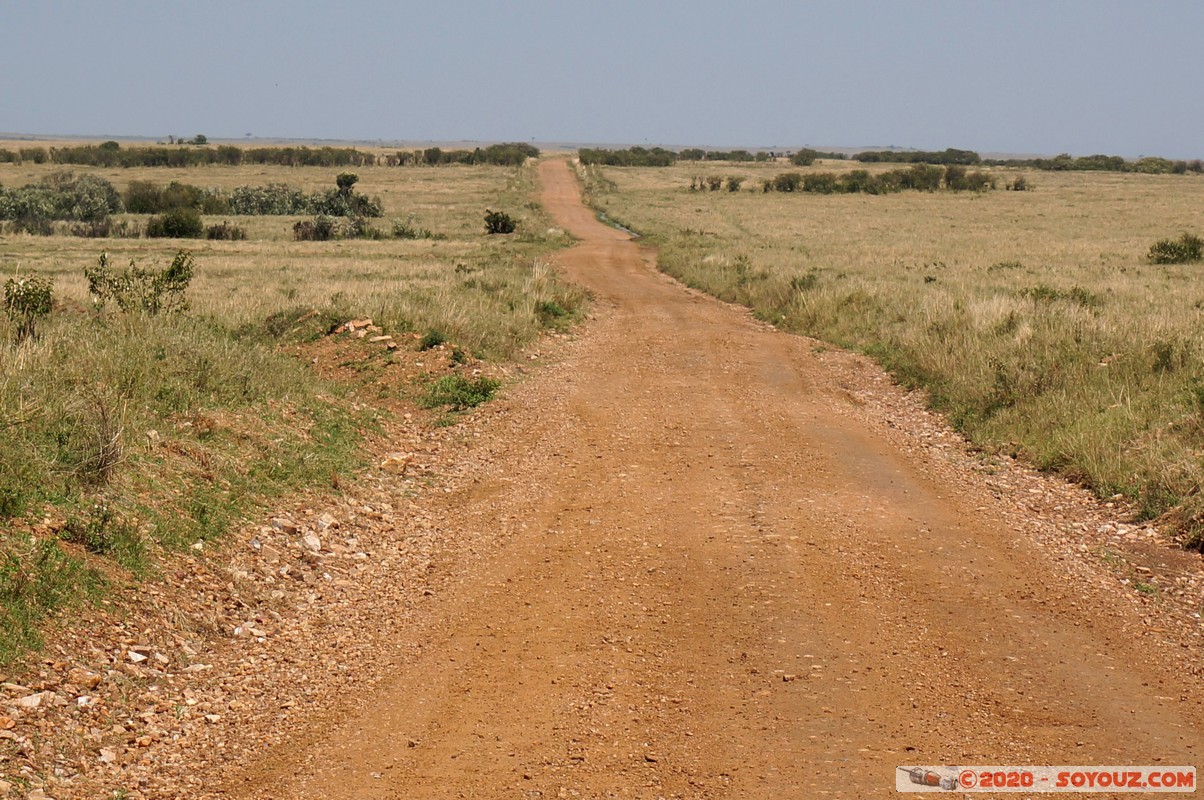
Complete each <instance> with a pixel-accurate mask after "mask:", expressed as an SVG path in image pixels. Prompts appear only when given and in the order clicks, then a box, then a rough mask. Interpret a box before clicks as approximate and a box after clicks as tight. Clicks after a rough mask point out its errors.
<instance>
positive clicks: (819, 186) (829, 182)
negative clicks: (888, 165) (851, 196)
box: [802, 172, 868, 194]
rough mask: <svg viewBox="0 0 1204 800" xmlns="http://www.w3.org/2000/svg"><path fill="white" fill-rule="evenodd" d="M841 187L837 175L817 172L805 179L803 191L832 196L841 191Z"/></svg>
mask: <svg viewBox="0 0 1204 800" xmlns="http://www.w3.org/2000/svg"><path fill="white" fill-rule="evenodd" d="M867 174H868V173H867ZM839 186H840V184H839V181H838V180H837V178H836V174H835V173H832V172H815V173H812V174H810V175H808V176H807V177H805V178H803V186H802V190H803V191H804V192H815V193H816V194H832V193H833V192H835V191H838V190H839Z"/></svg>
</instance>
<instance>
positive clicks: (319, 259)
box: [0, 164, 568, 357]
mask: <svg viewBox="0 0 1204 800" xmlns="http://www.w3.org/2000/svg"><path fill="white" fill-rule="evenodd" d="M61 169H62V168H61V167H57V166H54V165H32V164H20V165H14V164H0V184H3V185H5V186H20V185H23V184H25V183H30V182H33V181H36V180H38V179H40V178H42V177H45V176H46V175H47V174H49V173H51V172H55V171H59V170H61ZM73 171H75V172H80V173H83V172H87V173H90V174H96V175H100V176H101V177H104V178H106V179H108V180H110V181H111V182H112V183H113V184H114V185H115V186H116V187H117V188H118V189H119V190H122V191H123V190H124V189H125V188H126V187H127V186H128V185H129V182H130V181H134V180H141V181H147V180H149V181H154V182H156V183H158V184H161V185H162V184H166V183H168V182H170V181H173V180H178V181H181V182H184V183H190V184H193V185H195V186H200V187H204V188H220V189H225V190H227V191H228V190H230V189H233V188H235V187H237V186H246V185H263V184H266V183H287V184H289V185H290V186H294V187H297V188H299V189H302V190H304V191H306V192H313V191H318V190H324V189H329V188H332V187H333V186H334V178H335V176H336V175H337V174H338V173H339V172H341V171H344V170H339V169H325V168H317V167H263V166H257V165H252V166H239V167H221V166H211V167H200V168H195V169H170V168H164V169H157V168H138V169H120V168H118V169H90V168H74V169H73ZM350 171H354V172H356V174H358V175H359V176H360V181H359V183H358V184H357V186H356V189H357V191H359V192H361V193H363V194H367V195H370V196H379V197H380V198H381V200H382V201H383V205H384V212H385V213H384V217H383V218H381V219H376V220H372V221H371V222H372V224H373V226H375V227H377V228H380V229H382V230H384V231H385V232H389V231H390V230H391V226H392V222H393V221H394V220H399V221H403V222H407V221H408V222H410V223H411V224H413V225H414V226H416V227H419V228H426V229H429V230H430V231H432V232H433V233H435V234H437V235H440V236H442V237H445V238H443V239H440V240H429V239H423V240H381V241H372V240H343V241H331V242H295V241H293V232H292V228H293V223H294V222H296V221H297V220H299V219H302V217H276V216H255V217H240V216H233V215H221V216H213V217H206V218H205V222H206V224H214V223H216V222H220V221H223V220H228V221H230V222H232V223H234V224H236V225H239V226H241V227H243V228H245V229H246V231H247V237H248V238H247V240H246V241H236V242H223V241H207V240H171V239H82V238H75V237H67V236H55V237H40V236H30V235H25V234H17V235H9V236H7V237H3V239H0V275H2V276H5V277H7V276H11V275H13V274H17V273H36V274H41V275H48V276H51V277H53V278H54V279H55V281H56V297H57V298H58V299H59V300H61V301H64V302H68V303H74V304H76V305H79V306H81V307H83V306H86V305H87V304H88V302H89V299H88V295H87V286H86V283H85V281H84V279H83V268H84V267H85V266H87V265H89V264H92V263H95V261H96V259H97V257H98V256H99V254H100V252H101V251H107V252H108V253H109V256H110V261H111V262H112V263H113V264H114V265H116V266H119V267H120V266H124V265H125V264H127V263H128V262H129V260H130V259H131V258H133V259H136V260H137V261H138V262H139V263H140V264H145V265H147V266H151V265H154V264H165V263H166V262H168V261H170V259H171V257H172V255H174V253H175V252H176V250H177V249H178V248H185V249H188V250H189V251H191V252H192V253H193V254H194V256H195V257H196V262H197V274H196V278H195V279H194V281H193V285H192V289H191V291H190V296H191V297H192V307H193V309H194V311H195V312H197V313H200V314H204V315H213V316H215V317H217V318H219V319H220V320H222V321H223V322H224V323H225V324H230V325H238V324H242V323H245V322H250V321H254V320H258V319H263V318H264V317H266V316H268V315H269V314H271V313H274V312H276V311H279V310H282V309H285V308H291V307H295V306H312V307H316V308H324V307H327V306H331V305H333V306H336V307H338V308H339V309H340V310H343V311H346V312H347V313H356V314H360V315H369V316H371V315H373V314H375V315H377V316H380V317H381V318H382V321H384V322H386V323H388V324H390V325H393V326H396V327H418V328H427V327H437V328H441V329H443V330H445V332H447V333H448V334H453V335H456V336H457V338H458V339H459V341H460V343H461V344H463V345H464V346H465V347H470V348H473V349H475V350H478V351H480V352H481V353H483V354H486V355H492V356H501V357H505V356H507V355H509V353H511V352H513V350H514V348H516V347H520V346H522V345H523V344H524V343H525V342H526V341H529V340H530V338H531V337H532V336H534V335H536V334H537V333H538V331H539V324H538V320H536V319H535V318H534V317H528V318H526V319H524V320H522V321H521V322H520V321H519V320H517V319H516V318H515V317H514V311H513V309H511V308H510V307H509V306H510V304H511V303H512V302H514V301H515V300H516V299H517V298H521V297H523V296H524V295H523V286H524V283H525V281H526V279H527V277H528V274H529V273H530V270H531V268H532V266H533V264H534V263H535V262H536V261H538V260H539V259H540V257H541V255H542V254H543V253H546V252H548V251H549V250H551V249H554V248H556V247H559V246H562V245H563V244H565V243H567V241H568V240H567V238H566V237H565V236H564V235H563V234H561V233H559V232H557V231H555V230H550V229H549V223H548V221H547V219H546V218H545V217H544V216H543V214H542V211H541V210H540V209H539V208H538V206H537V205H535V204H534V203H533V202H532V201H531V197H530V194H531V191H532V189H533V183H532V181H533V174H532V172H531V170H530V169H519V170H515V169H511V168H506V167H495V166H472V167H468V166H456V167H437V168H399V167H367V168H361V169H353V170H350ZM487 207H493V208H500V209H503V210H506V211H508V212H509V213H511V214H512V215H513V216H516V217H518V218H519V219H520V220H522V222H521V224H520V228H519V232H518V234H517V235H515V236H509V237H507V236H487V235H486V234H485V228H484V222H483V217H484V213H485V209H486V208H487ZM123 217H124V218H126V219H130V220H132V221H138V222H141V221H142V220H141V219H140V218H137V217H134V216H132V215H123ZM119 218H122V217H119ZM457 267H459V269H458V271H457ZM549 288H553V287H551V286H549ZM554 288H555V289H556V290H557V291H559V290H560V289H561V288H563V287H560V286H559V285H557V286H556V287H554ZM541 299H551V300H555V297H553V296H551V295H549V297H548V298H540V297H536V298H534V301H539V300H541ZM559 302H561V303H562V304H563V303H564V302H565V301H564V299H563V298H561V300H560V301H559ZM520 310H521V309H520ZM0 324H3V323H0ZM50 324H51V325H53V324H54V322H53V321H51V323H50Z"/></svg>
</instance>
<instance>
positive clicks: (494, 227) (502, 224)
mask: <svg viewBox="0 0 1204 800" xmlns="http://www.w3.org/2000/svg"><path fill="white" fill-rule="evenodd" d="M517 226H518V223H516V222H515V221H514V218H513V217H511V216H510V215H509V214H507V213H506V212H504V211H490V210H488V209H486V210H485V232H486V233H489V234H495V233H514V229H515V228H516V227H517Z"/></svg>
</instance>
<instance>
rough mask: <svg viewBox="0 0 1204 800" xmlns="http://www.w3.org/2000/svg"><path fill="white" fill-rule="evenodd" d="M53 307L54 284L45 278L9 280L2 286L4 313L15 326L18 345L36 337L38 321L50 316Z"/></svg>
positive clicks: (33, 277)
mask: <svg viewBox="0 0 1204 800" xmlns="http://www.w3.org/2000/svg"><path fill="white" fill-rule="evenodd" d="M53 305H54V284H53V283H51V282H50V281H48V280H46V279H45V278H39V277H37V276H36V275H32V276H30V277H28V278H19V279H18V278H9V279H8V280H7V281H6V282H5V284H4V313H5V314H7V315H8V318H9V319H10V320H12V323H13V325H14V326H15V331H14V334H13V335H14V338H15V340H16V342H17V343H18V344H20V343H21V342H23V341H25V340H26V339H33V338H35V337H36V336H37V325H38V321H39V320H41V319H42V318H43V317H45V316H47V315H48V314H50V309H51V308H52V307H53Z"/></svg>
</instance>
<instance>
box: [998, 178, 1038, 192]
mask: <svg viewBox="0 0 1204 800" xmlns="http://www.w3.org/2000/svg"><path fill="white" fill-rule="evenodd" d="M1004 188H1005V189H1007V190H1008V191H1009V192H1031V191H1032V190H1033V184H1032V183H1031V182H1030V181H1029V179H1028V178H1026V177H1024V176H1023V175H1017V176H1016V177H1015V179H1014V180H1012V181H1011V182H1009V183H1006V184H1004Z"/></svg>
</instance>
